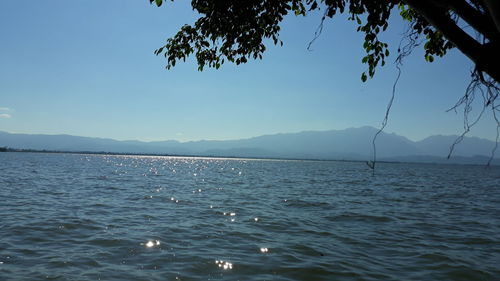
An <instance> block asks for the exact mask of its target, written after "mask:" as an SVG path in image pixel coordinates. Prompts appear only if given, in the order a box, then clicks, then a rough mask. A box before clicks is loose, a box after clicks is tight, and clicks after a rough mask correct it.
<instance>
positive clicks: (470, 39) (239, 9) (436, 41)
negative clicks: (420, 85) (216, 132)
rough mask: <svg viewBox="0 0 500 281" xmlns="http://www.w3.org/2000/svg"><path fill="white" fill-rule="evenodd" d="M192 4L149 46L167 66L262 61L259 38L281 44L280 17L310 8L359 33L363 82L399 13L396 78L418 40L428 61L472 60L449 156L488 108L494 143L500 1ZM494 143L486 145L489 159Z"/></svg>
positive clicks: (380, 57)
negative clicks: (459, 128)
mask: <svg viewBox="0 0 500 281" xmlns="http://www.w3.org/2000/svg"><path fill="white" fill-rule="evenodd" d="M149 1H150V3H154V4H156V5H157V6H161V5H162V4H164V1H163V0H149ZM171 1H173V0H171ZM191 6H192V8H193V10H194V11H195V12H197V13H198V14H199V18H198V19H197V20H196V22H195V23H194V24H192V25H184V26H183V27H182V28H181V29H180V31H179V32H177V34H175V35H174V36H173V37H171V38H169V39H167V42H166V44H165V45H164V46H162V47H160V48H159V49H157V50H156V51H155V54H156V55H160V54H163V55H164V56H165V58H166V59H167V66H166V68H167V69H170V68H171V67H173V66H175V65H176V63H177V62H178V61H179V60H182V61H185V60H186V58H187V57H188V56H190V55H194V56H195V57H196V60H197V62H198V69H199V70H203V69H204V67H206V66H208V67H214V68H219V67H220V66H221V65H222V64H223V63H225V62H227V61H229V62H232V63H235V64H241V63H246V62H247V61H248V60H249V59H262V55H263V53H264V52H265V51H266V45H265V44H266V43H269V42H272V43H274V44H275V45H277V44H280V45H283V42H282V41H281V40H280V38H279V32H280V30H281V26H280V24H281V22H282V21H283V19H284V17H285V16H287V15H288V14H295V15H297V16H306V15H307V14H309V13H310V12H312V11H320V12H322V18H321V23H320V27H322V26H323V24H324V22H325V21H326V20H328V19H329V18H333V17H334V16H335V15H337V14H342V13H344V14H347V15H348V20H350V21H354V22H355V23H356V25H357V31H358V32H362V33H363V34H364V43H363V48H364V50H365V52H366V54H365V56H364V57H363V58H362V59H361V61H362V62H363V63H364V64H366V65H367V70H366V71H365V72H363V73H362V74H361V80H362V81H363V82H365V81H366V80H367V79H368V77H373V76H374V75H375V70H376V69H377V67H379V66H384V65H385V63H386V59H387V57H388V56H389V46H388V44H387V43H385V42H382V41H380V40H379V35H380V34H381V33H382V32H384V31H385V30H386V29H387V27H388V25H389V17H390V16H391V14H392V13H399V15H400V16H401V17H402V18H403V19H404V20H405V21H406V22H407V23H408V30H407V32H406V34H405V35H404V38H402V39H403V41H406V44H403V45H400V46H399V48H398V55H397V58H396V67H397V68H398V70H399V72H398V73H399V74H398V79H399V75H400V74H401V69H400V65H401V61H402V59H403V58H404V57H405V56H407V55H408V54H410V53H411V51H412V50H413V48H415V47H416V46H419V45H423V48H424V50H425V53H424V57H425V60H426V61H428V62H433V61H434V58H435V57H442V56H444V55H446V53H447V51H448V50H450V49H452V48H457V49H459V50H460V51H461V52H462V53H463V54H465V55H466V56H467V57H468V58H469V59H470V60H471V61H472V62H473V63H474V64H475V69H474V70H473V71H472V78H471V82H470V84H469V86H468V87H467V89H466V91H465V94H464V95H463V96H462V98H460V100H459V101H458V102H457V104H456V105H455V106H454V107H452V108H451V109H450V110H456V109H457V108H458V107H459V106H463V112H464V131H463V134H462V135H461V136H460V137H459V138H457V141H456V142H455V143H453V145H452V146H451V149H450V155H451V153H452V151H453V148H454V146H455V145H456V144H458V143H459V142H460V141H461V140H462V139H463V136H464V135H465V134H467V133H468V132H469V131H470V128H471V127H472V126H474V124H476V123H477V121H478V120H479V119H480V118H481V116H482V114H483V112H484V111H485V109H487V108H489V109H491V110H492V115H493V118H494V119H495V121H496V124H497V142H496V143H497V144H498V141H499V139H500V118H497V114H499V113H500V105H497V104H496V101H497V98H498V97H499V95H500V87H499V83H500V0H191ZM320 30H321V28H320ZM313 41H314V40H313ZM396 83H397V80H396ZM396 83H395V84H394V85H393V90H392V98H391V100H390V102H389V105H388V108H387V111H386V115H385V119H384V121H383V123H382V128H381V129H380V131H379V132H378V133H377V134H376V135H375V137H374V139H373V145H374V157H373V158H374V159H373V162H370V163H371V164H370V165H369V166H370V167H371V168H372V169H374V168H375V160H376V150H375V140H376V137H377V135H378V134H379V133H380V132H381V131H382V130H383V128H384V127H385V125H386V123H387V118H388V114H389V111H390V108H391V105H392V101H393V99H394V92H395V86H396ZM477 97H480V98H482V100H483V108H482V111H481V112H480V114H479V116H478V117H477V119H475V120H469V113H470V112H471V110H472V103H473V101H474V99H475V98H477ZM496 148H497V146H495V148H494V149H493V150H492V155H491V159H493V156H494V154H495V150H496ZM450 155H449V156H450ZM449 156H448V157H449ZM491 159H490V161H491Z"/></svg>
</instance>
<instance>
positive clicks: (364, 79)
mask: <svg viewBox="0 0 500 281" xmlns="http://www.w3.org/2000/svg"><path fill="white" fill-rule="evenodd" d="M366 79H368V77H366V73H364V72H363V74H361V81H363V82H366Z"/></svg>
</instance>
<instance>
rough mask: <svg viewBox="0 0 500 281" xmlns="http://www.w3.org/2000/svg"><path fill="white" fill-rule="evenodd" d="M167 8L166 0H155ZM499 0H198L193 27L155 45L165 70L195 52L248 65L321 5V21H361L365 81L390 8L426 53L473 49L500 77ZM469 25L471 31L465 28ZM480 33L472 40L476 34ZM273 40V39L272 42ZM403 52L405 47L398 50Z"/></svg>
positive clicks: (211, 63) (380, 52) (379, 52)
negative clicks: (288, 19)
mask: <svg viewBox="0 0 500 281" xmlns="http://www.w3.org/2000/svg"><path fill="white" fill-rule="evenodd" d="M149 1H150V2H151V3H154V4H156V5H157V6H161V5H162V4H164V1H163V0H149ZM499 2H500V1H498V0H405V1H401V0H380V1H373V0H350V1H347V0H192V1H191V5H192V8H193V10H194V11H196V12H197V13H198V14H199V15H200V16H199V18H198V19H197V20H196V22H195V23H194V24H192V25H184V26H183V27H182V28H181V29H180V30H179V32H178V33H177V34H175V35H174V36H173V37H172V38H169V39H167V42H166V44H165V45H164V46H162V47H160V48H159V49H157V50H156V51H155V53H156V54H157V55H160V54H163V55H164V56H165V57H166V59H167V66H166V67H167V68H171V67H173V66H175V64H176V63H177V62H178V61H179V60H182V61H185V59H186V58H187V57H188V56H190V55H194V56H195V57H196V60H197V62H198V67H199V70H203V69H204V67H206V66H208V67H214V68H219V67H220V66H221V65H222V64H223V63H225V62H227V61H229V62H232V63H235V64H241V63H246V62H247V61H248V60H249V59H261V58H262V55H263V53H264V52H265V50H266V46H265V43H266V42H272V43H274V44H281V45H282V44H283V42H282V41H281V40H280V38H279V32H280V30H281V26H280V24H281V22H282V20H283V19H284V17H285V16H287V15H288V14H295V15H297V16H306V15H307V14H308V13H310V12H311V11H315V10H320V11H322V15H323V16H322V19H321V23H323V22H324V21H325V20H326V19H328V18H332V17H334V16H335V15H337V14H341V13H346V14H348V19H349V20H351V21H354V22H356V24H357V31H358V32H362V33H364V43H363V48H364V49H365V51H366V55H365V56H364V57H363V58H362V59H361V60H362V62H363V63H365V64H367V71H366V72H364V73H363V74H362V75H361V79H362V80H363V81H366V80H367V78H368V77H373V76H374V74H375V70H376V68H377V67H378V66H383V65H384V64H385V63H386V59H387V56H389V48H388V45H387V43H385V42H382V41H380V40H379V34H380V33H381V32H383V31H385V30H386V29H387V27H388V25H389V22H388V20H389V17H390V15H391V13H395V12H399V14H400V16H401V17H402V18H403V19H405V20H406V21H408V23H409V26H410V30H411V32H410V33H408V36H411V37H414V38H410V39H412V40H414V41H413V42H417V41H416V39H417V38H420V39H422V40H424V41H425V44H423V47H424V49H425V59H426V60H427V61H429V62H432V61H433V60H434V57H436V56H437V57H442V56H444V55H445V54H446V52H447V51H448V50H449V49H451V48H455V47H457V48H458V49H460V50H461V51H462V52H463V53H464V54H465V55H467V56H468V57H469V58H470V59H471V60H472V61H473V62H474V63H475V64H476V67H477V70H478V72H479V73H481V74H482V73H486V74H488V76H490V77H492V78H493V79H494V80H496V81H497V82H498V81H500V60H499V58H500V55H499V51H498V50H500V45H499V41H500V40H499V39H500V16H499V13H500V12H499V10H500V7H499V6H500V4H499ZM464 25H465V26H466V27H469V26H470V27H472V28H473V29H472V30H471V29H469V30H467V29H466V28H464V27H462V26H464ZM472 31H473V32H476V34H477V36H476V38H474V37H473V36H472V35H471V32H472ZM266 39H269V40H266ZM399 51H400V50H399Z"/></svg>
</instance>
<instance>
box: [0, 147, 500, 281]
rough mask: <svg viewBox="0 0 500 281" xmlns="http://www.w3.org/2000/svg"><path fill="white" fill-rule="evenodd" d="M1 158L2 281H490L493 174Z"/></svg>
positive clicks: (498, 233) (499, 202) (499, 243)
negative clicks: (373, 171) (372, 171)
mask: <svg viewBox="0 0 500 281" xmlns="http://www.w3.org/2000/svg"><path fill="white" fill-rule="evenodd" d="M377 168H378V170H377V173H376V174H375V175H374V176H372V174H371V171H370V170H369V168H368V167H367V166H366V165H365V164H364V163H349V162H327V161H272V160H244V159H214V158H179V157H149V156H108V155H78V154H42V153H0V280H45V279H48V280H424V279H426V280H495V279H496V280H499V276H500V269H499V264H500V168H499V167H493V168H489V169H486V168H485V167H483V166H460V165H421V164H384V163H382V164H378V165H377Z"/></svg>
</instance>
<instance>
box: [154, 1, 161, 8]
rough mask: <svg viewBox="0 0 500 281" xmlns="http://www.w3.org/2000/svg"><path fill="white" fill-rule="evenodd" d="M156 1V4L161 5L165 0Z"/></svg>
mask: <svg viewBox="0 0 500 281" xmlns="http://www.w3.org/2000/svg"><path fill="white" fill-rule="evenodd" d="M155 2H156V6H158V7H160V6H161V4H162V2H163V0H155Z"/></svg>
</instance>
